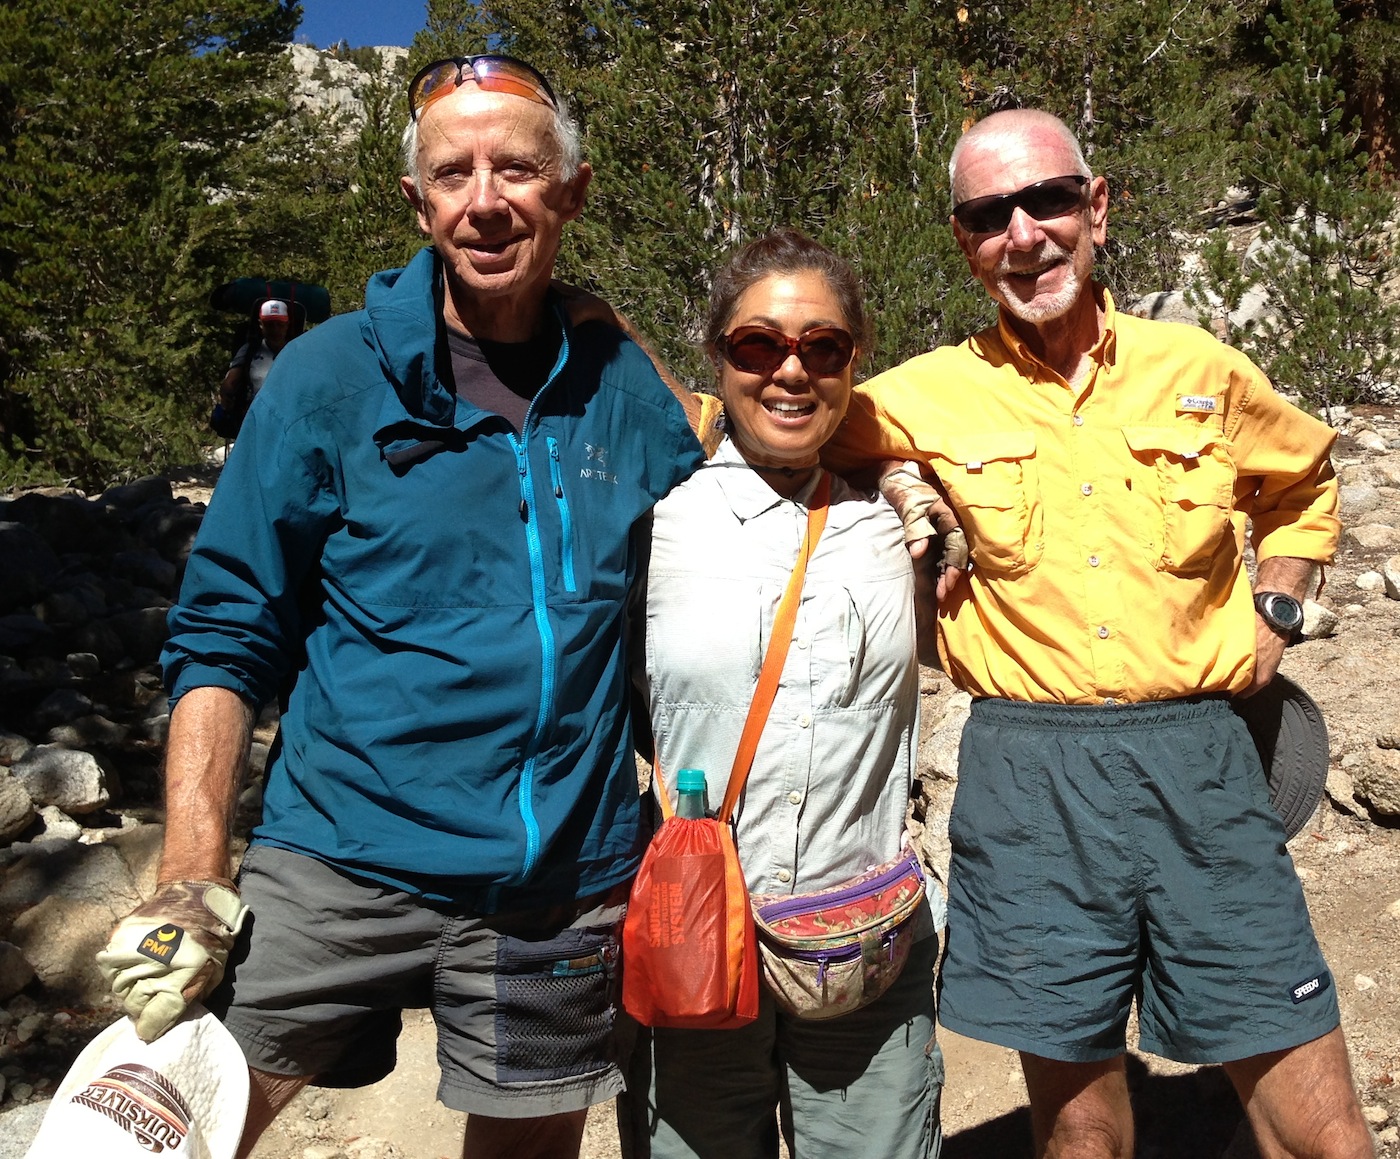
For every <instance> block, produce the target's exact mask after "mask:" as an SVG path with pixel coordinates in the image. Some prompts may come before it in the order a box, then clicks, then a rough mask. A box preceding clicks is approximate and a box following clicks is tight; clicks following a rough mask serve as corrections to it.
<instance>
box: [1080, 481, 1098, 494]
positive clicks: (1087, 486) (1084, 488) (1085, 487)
mask: <svg viewBox="0 0 1400 1159" xmlns="http://www.w3.org/2000/svg"><path fill="white" fill-rule="evenodd" d="M1079 490H1080V492H1081V493H1082V494H1084V495H1092V494H1093V493H1094V485H1093V484H1092V483H1081V484H1080V485H1079Z"/></svg>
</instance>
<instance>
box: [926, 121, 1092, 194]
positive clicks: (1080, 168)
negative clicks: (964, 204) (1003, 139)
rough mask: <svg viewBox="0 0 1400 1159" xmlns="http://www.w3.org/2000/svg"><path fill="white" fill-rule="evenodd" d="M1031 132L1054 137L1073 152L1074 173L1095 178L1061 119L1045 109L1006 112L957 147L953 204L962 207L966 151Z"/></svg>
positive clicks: (952, 160) (951, 176)
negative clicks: (1044, 132)
mask: <svg viewBox="0 0 1400 1159" xmlns="http://www.w3.org/2000/svg"><path fill="white" fill-rule="evenodd" d="M1028 129H1046V130H1049V131H1050V132H1051V133H1054V134H1055V135H1056V136H1057V137H1059V138H1060V141H1061V142H1062V143H1063V144H1064V146H1065V148H1066V149H1068V150H1069V152H1070V154H1071V156H1072V158H1073V160H1074V171H1075V172H1076V173H1078V174H1080V175H1081V176H1083V177H1092V176H1093V175H1094V171H1093V170H1092V169H1090V168H1089V162H1088V161H1086V160H1085V159H1084V150H1083V149H1081V148H1080V146H1079V138H1077V137H1076V136H1075V135H1074V133H1073V131H1072V130H1071V129H1070V127H1069V126H1068V125H1066V124H1065V123H1064V121H1062V120H1060V118H1059V117H1057V116H1055V115H1054V114H1053V113H1047V112H1045V111H1044V110H1043V109H1006V110H1004V111H1002V112H999V113H993V114H992V115H991V116H989V117H984V118H983V119H982V120H980V121H978V122H977V123H976V124H975V125H973V126H972V127H971V128H970V129H968V130H967V131H966V132H965V133H963V135H962V136H961V137H959V138H958V143H957V144H956V145H954V146H953V154H952V156H951V157H949V158H948V196H949V199H950V200H951V202H952V204H953V205H957V203H958V163H959V162H960V161H961V160H962V155H963V150H964V149H966V148H967V147H968V146H969V145H975V144H979V143H981V142H982V140H983V138H995V137H1000V136H1015V135H1017V134H1018V133H1021V132H1024V131H1026V130H1028Z"/></svg>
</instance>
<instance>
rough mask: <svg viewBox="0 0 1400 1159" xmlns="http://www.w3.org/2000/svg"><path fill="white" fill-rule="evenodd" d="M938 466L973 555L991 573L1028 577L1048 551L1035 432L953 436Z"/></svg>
mask: <svg viewBox="0 0 1400 1159" xmlns="http://www.w3.org/2000/svg"><path fill="white" fill-rule="evenodd" d="M934 468H935V469H936V470H937V472H938V477H939V479H940V480H942V482H943V485H944V486H945V487H946V488H947V489H948V494H949V495H950V496H951V497H952V500H953V505H954V506H955V507H956V508H957V514H958V518H959V520H960V521H961V522H962V525H963V530H964V531H966V532H967V536H968V542H969V543H970V544H971V546H972V559H973V562H974V563H975V564H976V566H977V568H978V569H979V570H980V571H985V572H987V573H989V574H991V575H1001V576H1018V575H1024V574H1025V573H1026V572H1028V571H1030V570H1031V569H1032V568H1033V567H1035V565H1036V564H1038V563H1039V562H1040V557H1041V556H1042V555H1043V554H1044V552H1045V514H1044V511H1043V510H1042V506H1041V501H1040V482H1039V477H1038V472H1037V470H1036V458H1035V436H1034V434H1032V433H1031V432H1030V431H1005V432H1000V433H995V434H985V435H974V436H968V437H965V438H961V439H956V440H953V441H952V443H951V444H950V445H949V448H948V452H947V453H946V454H940V456H939V457H938V458H937V459H936V460H935V461H934Z"/></svg>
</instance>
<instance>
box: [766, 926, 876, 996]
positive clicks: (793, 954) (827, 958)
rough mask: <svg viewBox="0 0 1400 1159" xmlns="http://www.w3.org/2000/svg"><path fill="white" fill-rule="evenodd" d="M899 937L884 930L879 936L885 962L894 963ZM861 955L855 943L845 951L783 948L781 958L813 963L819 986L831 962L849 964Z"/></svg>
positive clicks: (823, 980)
mask: <svg viewBox="0 0 1400 1159" xmlns="http://www.w3.org/2000/svg"><path fill="white" fill-rule="evenodd" d="M898 937H899V931H898V930H897V929H896V930H886V931H885V933H884V934H882V935H881V937H880V940H881V941H882V942H884V943H885V953H886V961H890V962H893V961H894V943H895V939H897V938H898ZM860 954H861V949H860V943H859V942H857V943H856V944H855V945H854V946H851V947H850V948H849V949H846V950H789V949H786V948H784V950H783V956H784V957H786V958H793V959H794V960H796V961H798V962H815V963H816V964H817V985H818V986H820V985H821V984H822V983H823V982H825V981H826V968H827V966H828V965H830V964H831V963H832V962H836V963H841V962H849V961H851V960H852V959H853V958H859V957H860Z"/></svg>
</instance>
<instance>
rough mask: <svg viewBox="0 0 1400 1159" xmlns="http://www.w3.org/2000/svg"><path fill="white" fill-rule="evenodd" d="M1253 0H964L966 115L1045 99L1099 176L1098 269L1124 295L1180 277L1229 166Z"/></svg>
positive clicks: (1234, 158) (1233, 161) (1232, 166)
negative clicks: (1237, 42) (1235, 50)
mask: <svg viewBox="0 0 1400 1159" xmlns="http://www.w3.org/2000/svg"><path fill="white" fill-rule="evenodd" d="M1258 6H1259V0H1246V2H1244V3H1239V2H1235V0H1199V2H1198V3H1192V4H1183V3H1181V0H1138V2H1135V3H1113V2H1105V0H997V2H996V3H979V2H976V0H963V5H962V7H961V9H960V19H959V24H958V40H957V52H958V59H959V63H960V64H961V66H962V69H963V77H962V81H963V88H964V95H965V108H966V113H967V116H968V117H969V119H976V118H980V117H982V116H984V115H986V114H987V113H990V112H995V111H997V110H999V109H1003V108H1043V109H1047V110H1048V111H1050V112H1052V113H1055V114H1056V115H1057V116H1059V117H1061V118H1062V119H1063V120H1064V121H1065V122H1066V123H1067V124H1068V125H1069V126H1070V128H1072V129H1073V130H1074V131H1075V132H1076V134H1077V135H1078V137H1079V140H1080V143H1081V145H1082V146H1083V148H1084V152H1085V156H1086V158H1087V159H1088V161H1089V164H1090V166H1091V167H1092V169H1093V170H1094V172H1095V173H1098V174H1102V175H1104V176H1105V177H1106V178H1107V179H1108V185H1109V193H1110V196H1111V202H1110V211H1109V228H1108V245H1107V246H1106V247H1105V249H1104V251H1103V253H1102V254H1101V255H1100V259H1099V262H1098V267H1097V270H1096V276H1097V277H1099V278H1100V279H1101V280H1103V281H1104V282H1106V283H1107V284H1108V285H1109V287H1110V288H1111V289H1112V290H1113V292H1114V294H1115V295H1117V297H1118V300H1119V302H1120V304H1126V303H1129V302H1131V301H1133V300H1134V299H1136V298H1138V297H1140V296H1141V295H1142V294H1144V293H1147V292H1149V291H1151V290H1155V289H1161V288H1164V287H1171V286H1174V285H1176V284H1177V283H1178V282H1179V280H1180V269H1181V258H1182V251H1183V242H1184V239H1185V233H1186V231H1189V230H1194V229H1195V227H1196V225H1197V222H1198V220H1199V216H1198V215H1199V214H1200V212H1201V211H1202V210H1203V209H1204V208H1205V207H1206V206H1207V205H1209V204H1210V203H1211V202H1213V201H1214V200H1215V198H1216V197H1217V196H1218V191H1219V190H1221V189H1223V188H1224V187H1225V185H1227V184H1228V183H1229V181H1230V179H1231V178H1232V176H1233V175H1234V173H1235V172H1236V168H1237V165H1238V158H1239V150H1238V147H1237V146H1236V144H1235V139H1234V138H1235V131H1234V118H1233V110H1232V104H1231V102H1232V100H1233V99H1235V98H1236V97H1237V96H1238V92H1237V89H1238V86H1239V83H1240V80H1241V75H1240V68H1239V66H1238V64H1237V63H1236V62H1235V61H1233V60H1231V59H1229V57H1228V49H1229V48H1230V46H1231V45H1232V40H1231V37H1232V33H1233V31H1234V30H1235V28H1236V27H1237V26H1238V24H1239V21H1240V20H1242V19H1243V18H1244V17H1245V16H1247V15H1248V14H1249V13H1250V12H1251V11H1252V10H1253V9H1254V8H1256V7H1258Z"/></svg>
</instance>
